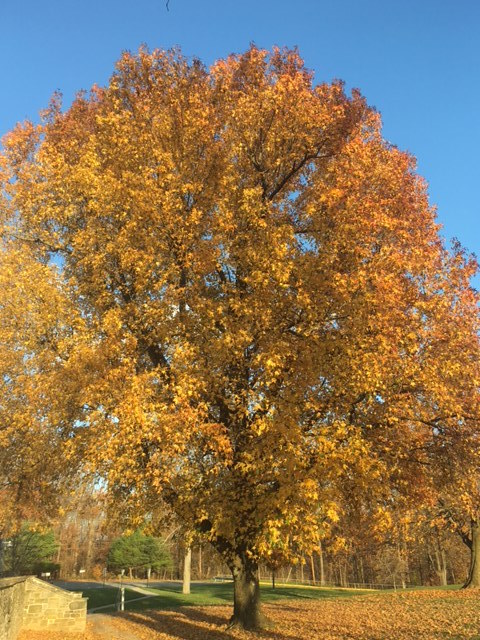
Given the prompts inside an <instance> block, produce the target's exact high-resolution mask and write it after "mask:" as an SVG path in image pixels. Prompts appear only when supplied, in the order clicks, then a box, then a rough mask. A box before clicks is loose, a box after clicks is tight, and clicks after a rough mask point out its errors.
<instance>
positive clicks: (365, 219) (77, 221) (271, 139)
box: [1, 47, 479, 628]
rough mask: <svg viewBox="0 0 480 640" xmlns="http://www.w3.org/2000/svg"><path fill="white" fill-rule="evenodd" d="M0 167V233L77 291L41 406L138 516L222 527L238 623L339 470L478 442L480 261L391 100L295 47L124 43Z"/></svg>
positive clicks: (328, 500)
mask: <svg viewBox="0 0 480 640" xmlns="http://www.w3.org/2000/svg"><path fill="white" fill-rule="evenodd" d="M2 166H3V176H4V178H3V190H4V194H5V197H4V198H3V200H2V205H1V209H2V212H3V217H4V220H5V224H6V226H5V233H6V235H10V236H12V235H14V236H15V239H16V240H15V242H17V243H19V246H25V243H29V246H33V250H34V253H35V256H36V258H37V260H38V261H39V262H40V263H41V262H42V261H43V262H45V261H48V259H49V257H50V256H51V255H52V254H55V255H58V256H59V259H60V261H61V264H62V271H63V277H64V280H65V284H64V288H65V290H66V291H68V295H69V299H70V302H71V304H72V307H73V308H74V309H75V314H74V315H73V316H72V317H73V318H74V322H72V324H71V326H72V332H71V336H70V338H71V339H70V340H69V341H67V343H65V342H62V343H61V344H62V348H63V352H64V354H65V355H64V357H63V358H58V359H57V360H56V363H55V364H56V371H55V372H54V373H53V374H50V375H49V377H48V380H45V381H43V383H42V385H41V386H40V388H41V390H42V398H43V397H48V401H49V404H48V408H49V409H48V416H49V421H50V422H51V423H52V424H53V423H55V421H60V422H61V423H62V424H68V425H70V434H71V436H72V437H71V442H70V443H69V445H68V447H67V449H66V450H67V452H68V455H69V460H71V461H72V462H74V461H78V463H79V464H84V463H85V461H88V464H89V465H90V468H91V469H92V470H95V471H96V472H97V473H101V474H102V475H103V476H104V478H105V479H106V482H107V484H108V487H109V491H110V492H111V495H112V496H113V497H114V499H115V500H116V501H117V503H121V504H122V507H123V508H124V509H125V511H126V513H129V514H130V515H131V518H132V521H134V522H135V521H137V522H140V521H141V520H142V519H143V517H144V514H145V513H149V512H150V511H151V510H152V509H153V508H154V505H155V503H156V502H157V501H158V500H160V499H161V500H163V501H164V502H165V503H167V504H168V505H169V507H170V508H171V509H172V510H173V511H174V512H175V513H176V515H177V517H178V518H179V520H180V521H181V522H182V523H184V524H185V526H186V528H187V529H189V530H196V531H197V532H199V533H201V534H203V535H204V536H205V537H206V538H207V539H208V540H209V541H210V543H211V544H212V545H213V546H214V547H215V548H216V549H217V551H218V552H219V553H220V554H221V555H222V558H223V560H224V561H225V562H226V563H227V564H228V566H229V567H230V570H231V572H232V575H233V577H234V616H233V618H232V623H237V624H240V625H241V626H243V627H247V628H257V627H260V626H262V624H263V622H264V621H263V618H262V615H261V612H260V606H259V584H258V566H259V562H261V561H262V559H267V558H268V557H269V554H270V552H271V549H272V548H274V549H275V554H277V555H278V554H279V553H280V551H281V553H282V555H283V556H284V559H285V561H289V560H292V559H293V557H294V556H295V555H301V554H303V553H307V554H309V553H310V551H311V550H312V549H314V548H316V547H317V545H318V542H319V537H320V532H321V531H322V530H323V528H324V527H325V523H326V521H328V520H329V519H330V520H335V518H338V514H337V511H338V509H337V507H336V505H337V504H341V500H342V493H343V492H344V487H345V486H346V485H350V486H354V487H355V491H356V493H357V494H358V495H359V496H362V495H367V494H370V493H372V492H374V493H375V492H378V487H379V486H383V487H384V489H382V492H392V493H394V492H397V493H399V494H401V495H411V496H413V495H415V496H417V497H418V499H419V500H420V499H422V500H423V499H424V498H426V497H427V496H428V495H431V494H432V492H433V491H434V475H433V474H432V473H430V472H429V469H430V467H431V465H432V464H434V465H437V461H440V460H442V457H441V456H440V455H439V453H440V452H441V451H444V450H446V449H448V450H449V452H451V453H452V454H453V455H457V454H458V455H464V454H466V453H467V452H466V451H465V450H464V449H462V447H461V446H460V444H461V442H462V437H463V435H465V434H466V433H471V432H472V431H475V430H478V389H479V384H478V383H479V375H478V362H479V358H478V357H477V356H478V335H477V331H478V308H477V299H476V297H475V294H474V292H473V291H472V290H471V288H470V287H469V284H468V282H469V277H470V276H471V275H472V273H473V272H474V271H475V268H476V265H475V263H474V262H473V261H471V260H470V259H469V258H468V257H466V256H464V255H463V253H462V252H461V250H460V249H458V248H457V249H456V250H455V251H454V253H453V254H449V253H448V252H447V251H446V250H445V248H444V246H443V244H442V242H441V240H440V238H439V235H438V226H437V225H436V223H435V219H434V212H433V211H432V209H431V208H430V207H429V204H428V200H427V194H426V187H425V184H424V183H423V181H422V180H421V179H420V178H419V177H418V176H417V175H416V174H415V165H414V161H413V160H412V158H411V157H410V156H408V155H407V154H404V153H402V152H400V151H398V150H397V149H395V148H393V147H391V146H390V145H389V144H387V143H386V142H385V141H384V140H383V139H382V136H381V129H380V121H379V118H378V116H377V114H375V113H374V112H373V110H371V109H369V108H368V107H367V106H366V104H365V101H364V100H363V98H362V97H361V96H360V95H359V94H358V92H354V93H353V94H352V96H351V97H349V96H347V95H346V94H345V92H344V89H343V86H342V85H341V83H334V84H331V85H328V84H321V85H318V86H313V84H312V74H311V73H310V72H308V71H307V70H305V69H304V67H303V62H302V60H301V59H300V57H299V56H298V54H297V53H296V52H292V51H286V50H274V51H273V52H272V53H268V52H266V51H261V50H258V49H257V48H255V47H251V48H250V49H249V50H248V51H247V52H246V53H245V54H243V55H240V56H230V57H229V58H227V59H226V60H222V61H219V62H217V63H216V64H215V65H213V67H212V68H211V69H210V70H209V71H207V70H206V69H205V68H204V67H203V66H202V65H201V64H200V63H199V62H198V61H193V62H191V63H190V62H188V61H187V60H186V59H184V58H183V57H182V56H181V55H180V53H179V52H177V51H173V52H161V51H154V52H153V53H151V54H150V53H148V52H147V51H145V50H141V51H140V52H139V53H138V54H137V55H132V54H128V53H127V54H124V55H123V56H122V58H121V59H120V61H119V63H118V64H117V68H116V71H115V73H114V75H113V77H112V79H111V81H110V83H109V85H108V87H106V88H105V89H99V88H97V87H95V88H94V89H93V90H92V92H91V93H90V94H89V95H80V96H78V98H77V99H76V100H75V102H74V104H73V105H72V106H71V107H70V109H68V110H67V111H66V112H65V113H62V112H61V109H60V105H59V102H58V99H54V101H53V102H52V105H51V107H50V109H49V111H48V112H47V113H46V114H45V117H44V121H43V122H42V124H41V125H39V126H38V127H34V126H33V125H31V124H28V123H27V124H25V125H22V126H19V127H17V129H16V130H15V131H13V132H12V133H11V134H10V136H8V137H7V139H6V140H5V151H4V154H3V156H2ZM12 241H13V240H12ZM447 345H448V347H447ZM65 346H66V348H65ZM460 349H461V351H459V350H460ZM36 384H37V385H38V381H36ZM470 442H474V439H470ZM457 445H459V446H458V447H457ZM380 493H381V492H380ZM319 504H320V508H319ZM378 504H379V508H380V509H381V508H382V504H385V496H384V495H379V498H378Z"/></svg>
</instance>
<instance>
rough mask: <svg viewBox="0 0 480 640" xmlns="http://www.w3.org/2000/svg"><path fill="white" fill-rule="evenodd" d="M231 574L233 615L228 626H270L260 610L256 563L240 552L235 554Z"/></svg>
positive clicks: (261, 627)
mask: <svg viewBox="0 0 480 640" xmlns="http://www.w3.org/2000/svg"><path fill="white" fill-rule="evenodd" d="M230 569H231V571H232V575H233V616H232V618H231V620H230V626H238V627H241V628H242V629H250V630H258V629H264V628H266V627H269V626H271V625H270V624H269V623H268V621H267V619H266V618H265V617H264V615H263V614H262V612H261V608H260V586H259V581H258V565H257V564H256V563H255V562H253V561H252V560H250V559H249V558H248V557H247V554H246V553H244V552H242V553H239V554H237V555H236V556H235V558H234V560H233V562H232V563H231V566H230Z"/></svg>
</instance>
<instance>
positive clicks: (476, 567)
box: [463, 521, 480, 588]
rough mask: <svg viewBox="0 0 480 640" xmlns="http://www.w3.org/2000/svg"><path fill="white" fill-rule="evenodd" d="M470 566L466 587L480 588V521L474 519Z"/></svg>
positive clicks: (470, 546)
mask: <svg viewBox="0 0 480 640" xmlns="http://www.w3.org/2000/svg"><path fill="white" fill-rule="evenodd" d="M468 547H469V548H470V568H469V571H468V577H467V580H466V582H465V584H464V585H463V587H464V588H480V523H479V522H476V521H472V528H471V545H470V544H469V545H468Z"/></svg>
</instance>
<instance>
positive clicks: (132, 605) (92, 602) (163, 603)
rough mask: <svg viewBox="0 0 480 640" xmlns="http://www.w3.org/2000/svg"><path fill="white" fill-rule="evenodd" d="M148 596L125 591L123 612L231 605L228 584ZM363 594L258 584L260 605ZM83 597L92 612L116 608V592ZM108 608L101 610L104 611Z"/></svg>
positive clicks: (88, 593)
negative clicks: (276, 601) (96, 609)
mask: <svg viewBox="0 0 480 640" xmlns="http://www.w3.org/2000/svg"><path fill="white" fill-rule="evenodd" d="M148 591H149V592H150V593H151V594H152V596H151V597H149V598H146V599H144V600H137V601H136V602H131V601H132V600H136V599H137V598H142V594H140V593H137V592H135V591H132V590H131V589H129V588H126V589H125V601H126V605H125V609H126V610H128V611H132V610H135V611H145V610H148V609H175V608H176V607H181V606H188V605H190V606H192V605H215V604H231V603H233V585H232V583H231V582H221V583H211V584H192V587H191V591H192V592H191V593H190V594H189V595H184V594H183V593H182V592H181V586H180V585H172V586H171V587H169V588H163V589H148ZM364 593H366V592H365V591H361V590H353V589H329V588H321V587H304V586H293V585H290V586H287V585H278V586H277V587H276V588H275V589H272V587H271V586H268V585H267V584H262V585H261V598H262V601H263V602H273V601H275V600H290V599H307V600H311V599H321V598H339V597H340V598H344V597H349V596H358V595H361V594H364ZM83 595H84V596H85V597H88V609H94V608H96V607H101V606H105V605H111V606H112V609H115V608H116V602H117V598H118V589H117V588H114V587H105V588H103V589H85V590H84V591H83ZM107 611H108V609H105V612H107Z"/></svg>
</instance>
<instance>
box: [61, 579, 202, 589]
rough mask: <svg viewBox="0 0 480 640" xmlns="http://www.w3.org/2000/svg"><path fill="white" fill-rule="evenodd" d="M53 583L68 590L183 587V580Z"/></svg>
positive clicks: (65, 581) (66, 581) (62, 581)
mask: <svg viewBox="0 0 480 640" xmlns="http://www.w3.org/2000/svg"><path fill="white" fill-rule="evenodd" d="M52 584H54V585H56V586H57V587H60V588H61V589H66V590H67V591H83V590H84V589H103V588H104V587H129V588H131V589H166V590H167V591H168V590H172V589H175V590H177V589H181V587H182V582H181V580H163V581H158V580H148V581H147V580H139V581H137V580H107V581H105V582H104V581H103V580H100V581H93V580H91V581H86V580H53V581H52ZM195 584H212V582H211V581H201V582H200V581H199V582H194V581H192V585H195Z"/></svg>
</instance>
